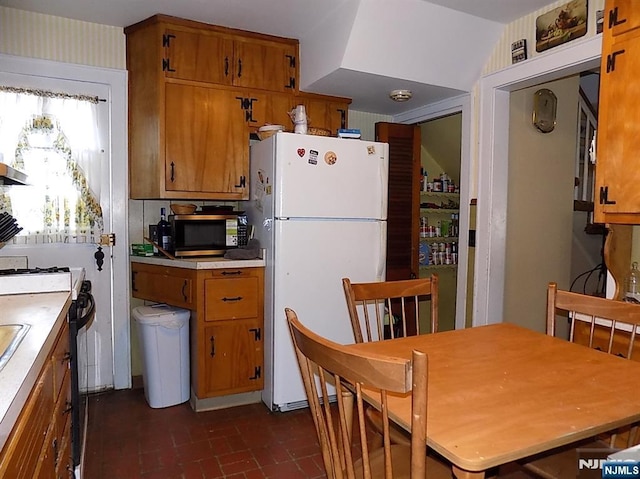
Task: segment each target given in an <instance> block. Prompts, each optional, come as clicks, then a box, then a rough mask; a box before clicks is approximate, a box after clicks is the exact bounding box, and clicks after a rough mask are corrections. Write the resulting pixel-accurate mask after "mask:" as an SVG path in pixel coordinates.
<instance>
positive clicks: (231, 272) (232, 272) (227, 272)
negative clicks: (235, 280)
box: [222, 271, 242, 276]
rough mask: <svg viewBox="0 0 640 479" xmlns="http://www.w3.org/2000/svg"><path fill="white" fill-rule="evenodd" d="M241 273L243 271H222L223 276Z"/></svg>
mask: <svg viewBox="0 0 640 479" xmlns="http://www.w3.org/2000/svg"><path fill="white" fill-rule="evenodd" d="M239 274H242V271H223V272H222V275H223V276H229V275H231V276H237V275H239Z"/></svg>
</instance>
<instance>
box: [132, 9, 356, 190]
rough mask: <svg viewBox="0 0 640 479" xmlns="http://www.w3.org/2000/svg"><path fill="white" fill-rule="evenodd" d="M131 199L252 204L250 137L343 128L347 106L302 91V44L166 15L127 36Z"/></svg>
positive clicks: (345, 102) (137, 26)
mask: <svg viewBox="0 0 640 479" xmlns="http://www.w3.org/2000/svg"><path fill="white" fill-rule="evenodd" d="M124 32H125V34H126V36H127V69H128V71H129V196H130V197H131V198H133V199H163V198H175V199H191V200H197V199H202V200H231V201H237V200H248V199H249V181H248V176H249V138H250V135H251V134H252V133H255V132H257V130H258V128H260V127H261V126H263V125H265V124H282V125H284V126H285V129H287V130H289V131H290V130H292V129H293V125H292V123H291V120H290V118H289V116H288V112H290V111H291V110H292V109H293V108H294V107H295V106H296V105H297V104H305V105H307V114H308V115H309V116H310V118H311V126H315V127H318V128H326V129H329V130H330V131H331V132H332V134H334V135H335V134H336V130H337V129H338V128H341V127H346V125H347V123H346V118H347V110H348V107H349V104H350V103H351V100H349V99H348V98H340V97H330V96H324V95H315V94H311V93H303V92H300V91H299V90H298V72H299V68H300V65H299V61H298V40H295V39H289V38H280V37H274V36H271V35H263V34H259V33H253V32H245V31H241V30H235V29H231V28H225V27H219V26H216V25H209V24H205V23H199V22H194V21H191V20H184V19H180V18H176V17H170V16H167V15H155V16H153V17H151V18H148V19H146V20H144V21H142V22H140V23H136V24H135V25H131V26H129V27H127V28H125V30H124Z"/></svg>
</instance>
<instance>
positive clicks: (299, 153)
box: [298, 148, 305, 158]
mask: <svg viewBox="0 0 640 479" xmlns="http://www.w3.org/2000/svg"><path fill="white" fill-rule="evenodd" d="M304 154H305V151H304V148H298V156H299V157H300V158H302V157H303V156H304Z"/></svg>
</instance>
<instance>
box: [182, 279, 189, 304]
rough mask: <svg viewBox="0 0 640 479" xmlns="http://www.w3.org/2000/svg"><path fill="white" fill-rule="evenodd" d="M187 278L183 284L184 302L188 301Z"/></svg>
mask: <svg viewBox="0 0 640 479" xmlns="http://www.w3.org/2000/svg"><path fill="white" fill-rule="evenodd" d="M187 285H188V283H187V280H186V279H185V280H184V283H183V284H182V299H184V302H185V303H186V302H187Z"/></svg>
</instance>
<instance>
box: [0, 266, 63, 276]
mask: <svg viewBox="0 0 640 479" xmlns="http://www.w3.org/2000/svg"><path fill="white" fill-rule="evenodd" d="M69 272H70V270H69V268H67V267H58V266H51V267H49V268H10V269H0V276H9V275H12V274H46V273H69Z"/></svg>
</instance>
